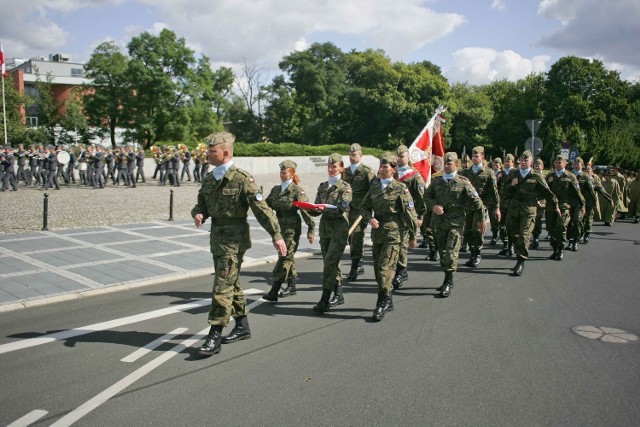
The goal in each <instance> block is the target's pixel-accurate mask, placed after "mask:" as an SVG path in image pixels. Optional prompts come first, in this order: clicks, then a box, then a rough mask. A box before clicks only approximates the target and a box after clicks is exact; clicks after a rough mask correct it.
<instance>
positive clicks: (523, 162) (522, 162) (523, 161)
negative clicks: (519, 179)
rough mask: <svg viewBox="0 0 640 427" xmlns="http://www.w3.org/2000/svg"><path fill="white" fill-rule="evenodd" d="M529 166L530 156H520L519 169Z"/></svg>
mask: <svg viewBox="0 0 640 427" xmlns="http://www.w3.org/2000/svg"><path fill="white" fill-rule="evenodd" d="M530 167H531V157H521V158H520V169H529V168H530Z"/></svg>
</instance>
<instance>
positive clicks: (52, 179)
mask: <svg viewBox="0 0 640 427" xmlns="http://www.w3.org/2000/svg"><path fill="white" fill-rule="evenodd" d="M47 167H48V173H47V180H46V181H45V184H44V189H45V190H48V189H49V187H55V189H56V190H59V189H60V186H59V185H58V178H57V173H56V172H57V170H58V156H57V155H56V148H55V147H54V146H53V145H50V146H49V156H47Z"/></svg>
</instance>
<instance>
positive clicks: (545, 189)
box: [500, 150, 561, 276]
mask: <svg viewBox="0 0 640 427" xmlns="http://www.w3.org/2000/svg"><path fill="white" fill-rule="evenodd" d="M531 161H532V154H531V151H529V150H525V151H524V152H523V153H522V155H521V156H520V166H519V167H518V168H517V169H515V170H512V171H511V172H509V174H508V175H507V176H506V177H505V178H504V179H505V182H504V186H503V187H502V192H501V193H500V200H501V204H502V205H503V204H504V203H505V200H508V201H509V207H508V209H507V212H508V218H507V228H508V229H509V230H510V231H509V232H510V233H512V234H511V239H512V240H511V241H512V243H513V246H514V248H515V252H516V256H517V258H518V260H517V262H516V265H515V267H514V269H513V273H514V275H515V276H521V275H522V273H523V271H524V262H525V261H526V260H527V258H528V257H529V238H530V236H531V230H532V229H533V226H534V222H535V218H536V213H537V210H538V200H539V199H541V198H544V199H545V200H546V201H547V209H549V208H551V210H552V211H555V212H556V214H557V215H558V216H560V215H561V213H560V209H559V208H558V199H557V198H556V196H555V195H554V194H553V193H552V192H551V189H550V188H549V186H548V185H547V182H546V181H545V179H544V177H543V176H542V175H541V174H539V173H537V172H535V171H534V170H532V169H531ZM503 194H504V197H502V195H503Z"/></svg>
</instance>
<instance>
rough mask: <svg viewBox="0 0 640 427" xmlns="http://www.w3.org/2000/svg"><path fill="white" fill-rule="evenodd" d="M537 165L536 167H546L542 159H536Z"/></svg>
mask: <svg viewBox="0 0 640 427" xmlns="http://www.w3.org/2000/svg"><path fill="white" fill-rule="evenodd" d="M535 163H536V165H540V166H542V165H544V163H543V161H542V159H536V162H535Z"/></svg>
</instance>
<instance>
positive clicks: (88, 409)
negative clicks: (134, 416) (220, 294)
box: [51, 327, 209, 427]
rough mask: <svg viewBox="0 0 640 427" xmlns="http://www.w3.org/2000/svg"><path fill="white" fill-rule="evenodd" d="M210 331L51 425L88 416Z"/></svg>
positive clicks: (150, 364)
mask: <svg viewBox="0 0 640 427" xmlns="http://www.w3.org/2000/svg"><path fill="white" fill-rule="evenodd" d="M208 331H209V327H206V328H205V329H203V330H202V331H200V332H199V333H197V334H196V335H193V336H192V337H191V338H189V339H186V340H184V341H183V342H181V343H180V344H178V345H176V346H175V347H174V348H172V349H171V350H169V351H167V352H166V353H163V354H161V355H160V356H158V357H156V358H155V359H153V360H152V361H151V362H149V363H147V364H146V365H143V366H141V367H140V368H138V369H137V370H135V371H134V372H133V373H131V374H129V375H127V376H126V377H124V378H123V379H121V380H120V381H118V382H117V383H115V384H113V385H112V386H111V387H109V388H107V389H106V390H105V391H103V392H102V393H98V394H97V395H96V396H95V397H93V398H92V399H90V400H88V401H87V402H85V403H83V404H82V405H80V406H78V407H77V408H76V409H74V410H73V411H71V412H69V413H68V414H67V415H65V416H64V417H62V418H60V419H59V420H58V421H56V422H55V423H53V424H51V426H52V427H54V426H56V427H58V426H70V425H71V424H73V423H75V422H76V421H78V420H79V419H80V418H82V417H84V416H85V415H87V414H88V413H89V412H91V411H93V410H94V409H96V408H97V407H98V406H100V405H102V404H103V403H105V402H106V401H107V400H109V399H111V398H112V397H113V396H115V395H117V394H118V393H120V392H121V391H122V390H124V389H125V388H127V387H129V386H130V385H131V384H133V383H134V382H136V381H138V380H139V379H140V378H142V377H144V376H145V375H147V374H148V373H149V372H151V371H153V370H154V369H156V368H157V367H159V366H160V365H162V364H163V363H165V362H167V361H169V360H170V359H171V358H172V357H174V356H176V355H178V354H179V353H181V352H182V351H184V350H185V349H187V348H189V347H191V346H192V345H193V344H195V343H196V342H198V341H199V340H201V339H202V338H204V336H205V335H206V334H207V332H208Z"/></svg>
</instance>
